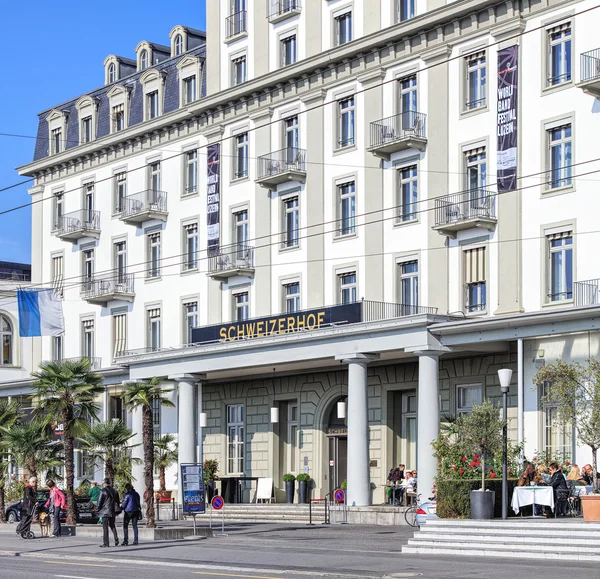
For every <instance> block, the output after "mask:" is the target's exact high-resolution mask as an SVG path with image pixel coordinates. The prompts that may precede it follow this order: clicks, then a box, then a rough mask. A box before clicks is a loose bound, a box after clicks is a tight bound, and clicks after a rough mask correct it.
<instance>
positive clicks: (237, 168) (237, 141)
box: [233, 133, 248, 179]
mask: <svg viewBox="0 0 600 579" xmlns="http://www.w3.org/2000/svg"><path fill="white" fill-rule="evenodd" d="M234 147H235V150H234V157H233V178H234V179H242V178H244V177H247V176H248V133H240V134H239V135H235V137H234Z"/></svg>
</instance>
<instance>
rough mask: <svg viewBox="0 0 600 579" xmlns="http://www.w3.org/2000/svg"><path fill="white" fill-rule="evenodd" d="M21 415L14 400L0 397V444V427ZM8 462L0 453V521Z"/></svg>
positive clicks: (2, 519) (3, 519)
mask: <svg viewBox="0 0 600 579" xmlns="http://www.w3.org/2000/svg"><path fill="white" fill-rule="evenodd" d="M22 417H23V412H22V410H21V407H20V406H19V404H18V403H17V402H16V401H15V400H9V399H8V398H6V397H5V398H0V445H1V444H2V438H3V434H4V431H3V430H2V428H11V427H12V426H13V425H14V424H16V423H17V422H18V421H19V420H20V419H21V418H22ZM7 467H8V462H7V461H6V460H5V455H4V454H0V522H2V523H6V508H5V505H4V497H5V488H6V472H7Z"/></svg>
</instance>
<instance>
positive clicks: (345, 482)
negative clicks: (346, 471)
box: [340, 479, 348, 491]
mask: <svg viewBox="0 0 600 579" xmlns="http://www.w3.org/2000/svg"><path fill="white" fill-rule="evenodd" d="M340 488H341V489H342V490H343V491H347V490H348V481H347V480H346V479H344V480H343V481H342V484H341V485H340Z"/></svg>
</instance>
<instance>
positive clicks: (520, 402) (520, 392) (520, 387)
mask: <svg viewBox="0 0 600 579" xmlns="http://www.w3.org/2000/svg"><path fill="white" fill-rule="evenodd" d="M523 406H524V380H523V338H519V339H518V340H517V441H518V442H519V444H522V443H523V439H524V437H523Z"/></svg>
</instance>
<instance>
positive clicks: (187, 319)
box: [183, 300, 198, 344]
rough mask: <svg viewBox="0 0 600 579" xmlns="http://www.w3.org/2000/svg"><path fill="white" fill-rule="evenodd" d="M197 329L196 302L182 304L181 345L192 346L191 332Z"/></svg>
mask: <svg viewBox="0 0 600 579" xmlns="http://www.w3.org/2000/svg"><path fill="white" fill-rule="evenodd" d="M197 327H198V302H197V301H195V300H194V301H189V302H184V303H183V343H184V344H192V343H193V340H192V330H193V329H194V328H197Z"/></svg>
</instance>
